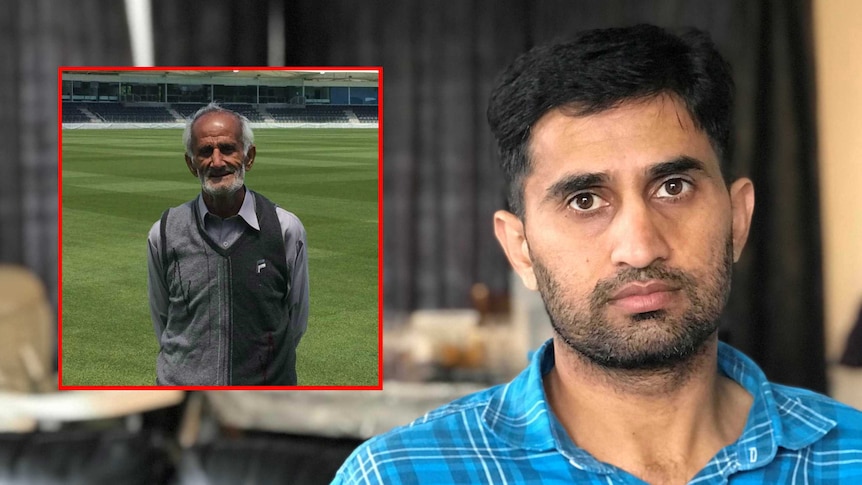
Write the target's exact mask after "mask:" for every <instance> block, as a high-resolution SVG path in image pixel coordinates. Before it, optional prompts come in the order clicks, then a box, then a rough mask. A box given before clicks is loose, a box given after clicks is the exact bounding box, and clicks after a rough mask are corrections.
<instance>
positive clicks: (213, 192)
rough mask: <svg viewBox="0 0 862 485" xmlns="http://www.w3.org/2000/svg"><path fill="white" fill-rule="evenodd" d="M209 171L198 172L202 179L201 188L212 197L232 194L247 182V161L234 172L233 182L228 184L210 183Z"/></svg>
mask: <svg viewBox="0 0 862 485" xmlns="http://www.w3.org/2000/svg"><path fill="white" fill-rule="evenodd" d="M208 174H209V171H200V172H198V177H199V178H200V179H201V188H202V189H203V191H204V192H206V193H207V194H209V195H210V196H212V197H224V196H227V195H232V194H233V193H235V192H236V191H237V190H239V189H241V188H242V186H243V184H244V183H245V162H243V163H242V164H240V166H239V169H237V171H236V172H233V182H232V183H231V184H230V185H228V186H214V185H212V184H211V183H210V181H209V177H208Z"/></svg>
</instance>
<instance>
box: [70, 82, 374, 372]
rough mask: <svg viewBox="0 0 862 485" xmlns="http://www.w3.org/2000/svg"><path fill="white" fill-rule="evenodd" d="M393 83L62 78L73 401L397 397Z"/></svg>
mask: <svg viewBox="0 0 862 485" xmlns="http://www.w3.org/2000/svg"><path fill="white" fill-rule="evenodd" d="M380 74H381V69H379V68H375V67H370V68H339V67H332V68H330V67H326V68H318V67H314V68H310V69H287V68H278V69H271V68H167V67H165V68H129V69H117V68H110V69H103V68H93V67H86V68H83V67H61V68H60V75H61V77H62V86H61V93H60V95H61V97H62V103H60V104H61V110H62V113H61V115H62V116H61V119H62V128H61V130H60V147H61V148H60V151H61V154H60V155H61V157H60V158H61V160H60V163H61V165H60V167H61V183H60V185H61V192H60V193H61V197H62V204H61V205H62V209H61V215H60V227H61V241H62V245H61V247H62V253H61V261H62V262H61V275H60V280H61V299H62V305H61V312H60V313H61V315H60V323H59V330H58V332H59V372H60V388H61V389H64V388H69V389H85V388H91V387H93V388H103V387H105V388H116V387H145V386H170V387H180V388H190V389H193V388H222V387H230V388H257V387H259V386H266V387H273V386H274V387H286V386H289V387H292V388H293V387H295V388H315V389H328V388H342V387H344V388H358V389H363V388H368V389H373V388H379V387H380V379H379V368H380V348H379V344H380V340H381V339H380V324H379V321H380V316H379V306H380V305H379V271H378V269H379V261H380V258H379V244H378V242H379V241H378V240H379V234H380V231H379V227H380V226H379V223H380V221H379V216H380V214H381V211H380V205H379V204H380V194H379V187H381V186H382V184H380V173H381V171H380V168H381V165H380V162H381V161H380V153H381V146H382V140H381V138H380V134H379V123H380V106H381V105H382V104H381V102H380V94H381V89H380V86H379V81H380Z"/></svg>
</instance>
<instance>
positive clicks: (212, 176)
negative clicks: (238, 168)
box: [207, 172, 233, 179]
mask: <svg viewBox="0 0 862 485" xmlns="http://www.w3.org/2000/svg"><path fill="white" fill-rule="evenodd" d="M232 173H233V172H219V173H209V174H207V178H211V179H218V178H222V177H224V176H225V175H230V174H232Z"/></svg>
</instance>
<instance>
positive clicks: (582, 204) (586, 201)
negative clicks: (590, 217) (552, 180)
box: [569, 192, 609, 212]
mask: <svg viewBox="0 0 862 485" xmlns="http://www.w3.org/2000/svg"><path fill="white" fill-rule="evenodd" d="M607 205H609V204H608V203H607V201H605V200H604V199H602V198H601V197H599V196H598V195H596V194H593V193H590V192H582V193H580V194H577V195H575V196H574V197H572V199H571V200H570V201H569V207H571V208H572V209H574V210H576V211H578V212H592V211H594V210H597V209H601V208H602V207H606V206H607Z"/></svg>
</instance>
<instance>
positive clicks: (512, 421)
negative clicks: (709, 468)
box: [482, 340, 837, 473]
mask: <svg viewBox="0 0 862 485" xmlns="http://www.w3.org/2000/svg"><path fill="white" fill-rule="evenodd" d="M552 342H553V340H548V341H547V342H545V343H544V344H543V345H542V346H541V347H540V348H539V350H537V351H536V352H535V353H534V354H533V355H532V357H531V359H530V363H529V365H528V366H527V368H526V369H525V370H524V371H523V372H521V374H520V375H518V377H516V378H515V379H514V380H512V381H511V382H510V383H509V384H506V385H504V386H500V387H498V388H497V389H496V390H495V392H494V393H493V394H492V395H491V397H490V399H489V401H488V406H487V407H486V409H485V411H484V412H483V415H482V419H483V421H484V423H485V426H486V427H487V428H488V429H489V430H490V431H491V432H492V433H494V434H495V435H496V436H498V437H499V438H500V439H501V440H503V441H504V442H506V443H508V444H509V445H511V446H514V447H517V448H522V449H528V450H535V451H547V450H551V449H554V448H556V449H557V450H558V451H559V452H560V453H561V454H563V455H564V456H566V457H567V458H569V460H570V462H571V464H572V465H573V466H575V467H577V468H581V469H588V470H592V471H595V472H598V473H609V472H611V471H612V467H610V466H608V465H606V464H604V463H602V462H599V461H598V460H596V459H595V458H593V457H592V455H590V454H589V453H587V452H586V451H585V450H583V449H581V448H579V447H577V446H576V445H575V444H574V443H572V442H571V440H570V439H569V437H568V435H567V434H566V432H565V429H564V428H563V427H562V425H561V424H560V423H559V421H558V420H557V419H556V417H555V416H554V414H553V411H552V410H551V409H550V407H549V406H548V404H547V400H546V398H545V391H544V387H543V385H542V376H544V375H545V374H546V373H547V372H548V371H550V370H551V369H552V368H553V366H554V347H553V345H552ZM718 367H719V369H720V371H721V372H722V373H724V374H725V375H727V376H728V377H729V378H731V379H733V380H734V381H736V382H738V383H739V384H740V385H741V386H743V387H744V388H745V389H746V390H747V391H748V392H749V393H750V394H751V395H752V396H753V398H754V400H753V403H752V406H751V410H750V412H749V415H748V420H747V422H746V425H745V429H744V430H743V432H742V435H741V436H740V437H739V439H738V440H737V441H736V442H735V443H734V444H732V445H730V446H728V447H726V448H725V449H724V450H722V453H725V452H726V453H734V454H735V455H736V457H735V460H736V461H737V462H738V465H739V468H741V469H750V468H757V467H759V466H763V465H765V464H767V463H769V462H771V461H772V459H773V458H774V457H775V454H776V452H777V451H778V447H784V448H788V449H800V448H802V447H805V446H808V445H810V444H811V443H814V442H815V441H817V440H819V439H820V438H822V437H823V436H824V435H825V434H826V433H828V432H829V430H831V429H832V428H833V427H835V426H836V424H837V421H836V417H835V413H834V411H833V410H831V409H830V408H829V407H828V406H822V407H819V406H817V404H818V403H819V402H820V401H819V400H810V402H809V401H806V403H805V404H803V403H802V402H800V401H799V399H794V398H791V397H787V396H786V395H785V394H784V393H781V392H774V391H775V390H779V391H780V389H781V387H782V386H779V385H774V384H771V383H770V382H769V381H768V380H767V379H766V376H765V375H764V374H763V371H761V370H760V368H759V367H757V365H756V364H755V363H754V362H753V361H752V360H751V359H749V358H748V357H746V356H745V355H744V354H742V353H741V352H740V351H738V350H736V349H734V348H733V347H731V346H729V345H727V344H725V343H722V342H719V347H718ZM722 453H720V454H722Z"/></svg>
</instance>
